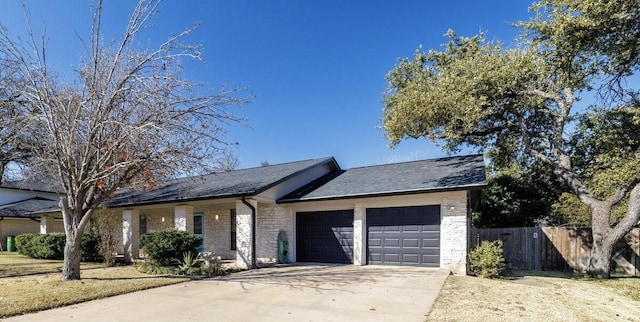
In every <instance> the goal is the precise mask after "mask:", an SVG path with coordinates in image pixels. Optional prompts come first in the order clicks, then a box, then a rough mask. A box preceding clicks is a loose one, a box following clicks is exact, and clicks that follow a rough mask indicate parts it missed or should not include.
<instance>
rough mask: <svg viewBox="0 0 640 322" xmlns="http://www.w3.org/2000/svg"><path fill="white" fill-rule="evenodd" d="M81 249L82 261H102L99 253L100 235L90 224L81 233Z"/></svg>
mask: <svg viewBox="0 0 640 322" xmlns="http://www.w3.org/2000/svg"><path fill="white" fill-rule="evenodd" d="M80 248H81V249H82V261H83V262H102V261H103V259H104V258H103V257H102V255H101V254H100V235H98V230H97V229H96V228H95V227H94V226H91V227H90V228H89V229H88V230H87V231H86V232H85V233H84V234H83V235H82V240H81V241H80Z"/></svg>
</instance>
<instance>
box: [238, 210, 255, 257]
mask: <svg viewBox="0 0 640 322" xmlns="http://www.w3.org/2000/svg"><path fill="white" fill-rule="evenodd" d="M247 202H248V203H249V204H250V205H252V206H253V207H254V208H255V209H256V211H257V210H258V202H257V201H256V200H252V199H249V200H247ZM252 214H253V213H252V210H251V208H249V207H248V206H247V205H245V204H244V203H243V202H242V200H237V201H236V265H237V266H238V267H245V268H249V267H252V266H253V264H254V263H253V261H252V258H253V257H252V256H253V251H254V249H253V247H252V242H253V235H252V233H251V231H252V227H253V224H254V223H253V222H252Z"/></svg>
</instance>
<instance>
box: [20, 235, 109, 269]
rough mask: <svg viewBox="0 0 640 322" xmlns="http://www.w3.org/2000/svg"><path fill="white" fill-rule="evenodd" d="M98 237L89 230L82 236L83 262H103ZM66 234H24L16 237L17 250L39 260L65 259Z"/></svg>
mask: <svg viewBox="0 0 640 322" xmlns="http://www.w3.org/2000/svg"><path fill="white" fill-rule="evenodd" d="M98 241H99V239H98V236H97V234H96V233H95V232H92V231H91V230H89V232H87V233H85V234H84V235H83V236H82V241H81V246H80V247H81V251H82V261H91V262H99V261H102V257H100V255H99V252H98V249H99V248H98V245H99V244H98ZM65 242H66V237H65V235H64V233H50V234H22V235H18V236H16V248H17V249H18V253H20V254H22V255H26V256H29V257H31V258H37V259H63V258H64V244H65Z"/></svg>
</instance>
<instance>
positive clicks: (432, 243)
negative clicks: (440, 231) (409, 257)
mask: <svg viewBox="0 0 640 322" xmlns="http://www.w3.org/2000/svg"><path fill="white" fill-rule="evenodd" d="M422 247H423V248H428V247H433V248H439V247H440V240H439V239H422Z"/></svg>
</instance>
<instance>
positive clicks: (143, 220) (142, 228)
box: [139, 215, 147, 235]
mask: <svg viewBox="0 0 640 322" xmlns="http://www.w3.org/2000/svg"><path fill="white" fill-rule="evenodd" d="M139 233H140V235H142V234H146V233H147V215H140V231H139Z"/></svg>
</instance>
